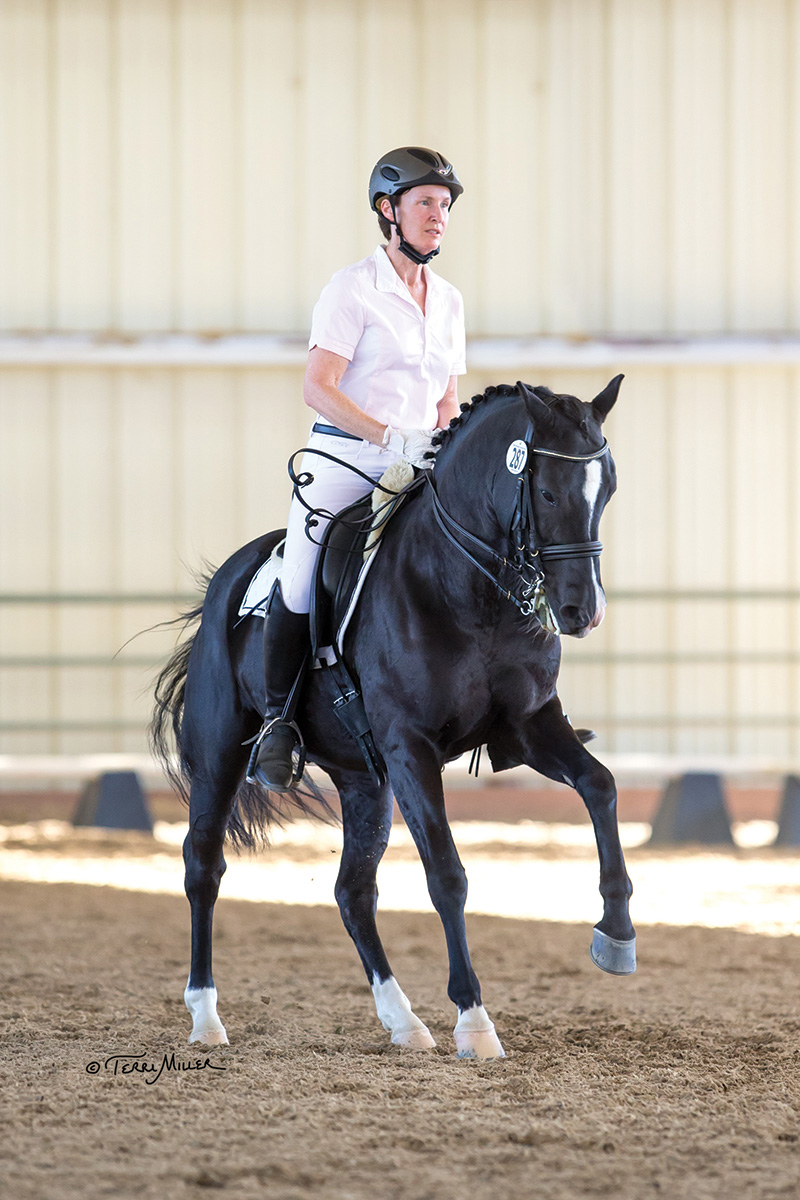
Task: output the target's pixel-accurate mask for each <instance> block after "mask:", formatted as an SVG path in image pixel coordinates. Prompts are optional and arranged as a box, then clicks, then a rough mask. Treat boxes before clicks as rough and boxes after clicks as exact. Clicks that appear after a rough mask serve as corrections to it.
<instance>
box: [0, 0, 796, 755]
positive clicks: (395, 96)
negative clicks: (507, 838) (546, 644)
mask: <svg viewBox="0 0 800 1200" xmlns="http://www.w3.org/2000/svg"><path fill="white" fill-rule="evenodd" d="M407 141H421V142H422V143H429V144H433V145H437V146H441V147H442V148H443V149H444V150H446V152H447V153H448V154H450V155H451V156H452V158H453V161H454V162H455V164H456V166H457V169H458V171H459V173H460V174H461V175H462V177H463V179H464V182H465V184H466V187H467V191H466V194H465V196H464V197H463V199H462V200H461V201H459V204H458V206H457V208H456V209H455V212H454V216H453V221H452V224H451V228H450V231H449V233H448V239H447V244H446V248H445V250H444V252H443V254H442V257H441V259H440V260H439V261H440V262H441V269H442V272H443V274H445V276H446V277H448V278H450V279H452V280H453V282H455V283H456V284H457V285H458V286H459V287H461V289H462V290H463V291H464V294H465V299H466V304H467V317H468V326H469V332H470V333H471V334H472V335H473V336H474V335H477V334H482V335H486V336H489V337H493V336H499V335H509V334H517V335H537V334H550V333H556V334H563V335H567V336H568V335H571V334H576V335H585V334H587V333H595V334H598V335H601V336H602V335H606V336H607V335H614V334H629V333H630V334H639V335H646V336H652V337H653V338H655V339H658V338H660V337H662V336H663V335H667V334H670V333H675V332H681V333H688V334H702V333H713V334H726V333H727V334H736V333H737V332H741V333H756V332H782V333H785V334H786V333H788V334H791V333H794V332H795V331H796V329H797V326H798V318H799V317H800V237H799V236H798V234H797V211H798V200H799V199H800V196H799V195H798V192H799V191H800V0H438V2H437V4H435V5H426V4H422V3H417V2H410V0H0V181H1V186H0V331H23V332H27V333H29V334H31V335H36V334H37V333H51V332H58V331H86V332H87V333H89V334H97V335H101V336H112V337H113V336H117V337H120V338H123V339H124V338H131V339H136V338H137V337H138V335H139V334H141V333H143V332H146V331H155V332H159V331H162V332H163V331H187V332H189V333H197V332H200V333H217V332H222V333H224V332H231V331H251V332H255V333H258V332H262V331H267V332H270V331H271V332H286V331H294V332H298V333H302V332H303V330H305V329H306V328H307V326H308V322H309V316H310V311H311V307H312V304H313V302H314V300H315V298H316V295H317V294H318V291H319V289H320V287H321V285H322V284H323V283H324V282H325V281H326V280H327V278H328V277H329V276H330V274H331V272H332V271H333V270H335V269H336V268H338V267H339V266H341V265H343V264H344V263H346V262H348V261H351V260H353V259H355V258H357V257H359V256H361V255H363V254H366V253H369V252H370V251H371V249H372V247H373V246H374V244H375V241H376V229H375V227H374V223H373V219H372V217H371V216H370V214H369V213H368V211H367V206H366V202H365V197H364V193H365V182H366V176H367V174H368V171H369V168H370V165H371V164H372V162H373V161H374V160H375V158H376V157H377V156H378V155H379V154H380V153H381V152H382V151H383V150H385V149H386V148H387V147H389V146H391V145H395V144H401V143H404V142H407ZM55 357H56V360H57V358H58V355H57V354H56V356H55ZM735 359H736V356H735V355H734V356H733V365H730V366H728V367H722V366H711V365H702V364H700V365H692V366H663V365H662V366H651V367H646V366H641V365H638V366H637V365H635V364H631V363H627V362H626V360H625V352H624V350H622V349H620V351H619V358H618V360H615V361H614V364H613V368H612V367H609V369H608V370H603V371H600V370H595V369H583V370H579V369H577V368H574V369H572V368H569V369H566V368H565V369H559V370H537V371H534V372H532V371H530V370H526V369H525V365H524V362H520V363H519V364H518V363H515V362H513V361H510V360H509V359H508V355H506V362H505V365H504V367H503V369H502V370H498V371H489V370H486V371H485V372H484V373H480V372H476V373H474V374H473V375H472V376H471V377H470V378H469V380H468V382H467V383H466V384H465V386H464V391H463V394H464V395H468V394H469V393H470V391H472V390H478V389H480V388H482V387H484V386H485V385H486V384H488V383H494V382H499V381H500V380H508V381H513V380H515V379H516V378H517V377H518V376H519V375H524V377H525V378H527V379H530V380H531V382H536V381H539V382H546V383H550V384H551V385H552V386H553V387H555V388H556V389H557V390H562V391H563V390H572V391H574V392H575V393H576V394H578V395H580V396H584V397H588V396H591V395H592V394H593V393H594V392H595V391H596V390H597V389H598V388H599V387H600V386H601V385H602V384H603V383H604V382H605V381H606V379H607V378H608V377H609V376H610V375H611V374H613V373H615V372H616V370H624V371H627V375H628V377H627V379H626V383H625V388H624V391H623V398H622V400H621V402H620V408H619V412H618V413H615V414H614V417H613V419H612V422H611V426H612V428H611V431H610V432H611V436H612V443H613V448H614V451H615V456H616V458H617V461H618V464H619V471H620V479H621V487H620V493H619V496H618V497H617V499H616V500H615V501H614V504H613V505H612V507H611V509H610V510H609V513H608V517H607V520H606V522H605V527H604V530H603V536H604V540H605V541H606V543H607V546H608V549H607V551H606V554H605V557H604V573H605V577H606V580H607V584H608V586H609V590H610V592H611V593H612V595H613V596H614V597H615V600H614V603H613V604H612V607H611V609H610V612H609V616H608V619H607V622H606V624H605V625H604V626H603V628H602V629H601V630H600V631H599V632H598V633H596V634H595V635H593V637H592V638H591V639H590V640H589V641H585V642H583V643H580V644H568V645H567V646H566V647H565V651H566V656H567V666H566V667H565V671H564V681H563V682H564V686H563V691H564V695H565V701H566V703H567V706H568V709H569V711H570V715H571V716H572V717H573V719H575V720H580V721H588V722H591V723H592V724H593V725H595V726H596V727H598V728H601V729H602V730H603V733H604V744H605V745H606V746H611V747H613V748H616V749H621V750H624V749H634V750H635V749H653V750H660V749H673V750H686V751H691V750H698V751H699V750H702V751H715V750H721V751H741V752H743V753H749V752H757V753H776V754H781V755H783V754H796V753H797V752H798V749H800V747H798V738H799V737H800V734H799V733H798V728H799V726H798V721H799V719H800V718H799V717H798V712H799V710H798V703H797V702H798V691H800V630H799V629H798V615H797V594H798V589H800V580H798V565H797V563H798V556H797V545H798V529H799V528H800V485H798V482H797V480H798V473H797V471H796V469H795V465H794V464H795V463H796V462H797V460H798V451H799V450H800V445H799V444H798V440H799V439H800V433H799V432H798V431H799V430H800V407H799V406H800V367H798V366H794V365H787V366H778V365H769V364H767V365H763V364H762V365H761V366H758V367H748V366H746V365H743V364H742V362H741V361H740V362H739V363H738V365H737V364H736V362H735ZM48 361H49V360H48ZM300 379H301V373H300V370H299V368H298V367H278V366H273V367H260V368H246V367H244V366H238V367H237V366H228V367H219V366H218V367H205V368H203V367H200V366H198V367H195V368H190V367H182V368H180V367H174V368H165V367H159V366H157V365H153V364H151V365H147V362H146V356H145V359H144V360H142V365H139V366H137V367H131V368H127V367H122V366H115V367H109V368H102V367H97V366H94V367H87V368H85V369H84V368H76V367H69V366H66V365H58V362H57V361H56V362H55V365H53V362H50V361H49V365H44V363H43V364H42V365H38V366H37V365H35V354H34V365H28V366H21V365H19V362H18V363H17V364H16V365H13V364H12V365H6V366H5V367H0V430H1V431H2V436H0V666H2V671H0V751H17V752H22V751H29V750H30V751H33V750H54V751H58V750H63V751H84V750H86V751H89V750H103V749H123V748H140V747H141V746H142V745H143V732H142V723H143V720H142V719H143V715H144V714H145V713H146V711H147V708H148V704H149V700H148V696H147V687H146V680H147V670H148V664H152V663H154V662H155V660H157V659H158V658H159V656H160V655H162V654H163V653H164V652H165V650H166V648H167V647H168V645H169V644H170V638H169V636H167V635H164V634H161V635H157V634H150V635H147V637H145V638H142V639H138V640H137V641H135V642H133V643H132V644H131V645H130V646H128V647H127V648H126V649H125V650H124V651H123V652H122V658H123V659H124V662H125V664H126V665H124V666H119V665H117V666H110V665H109V657H110V655H111V654H113V653H114V652H115V651H116V650H117V649H118V648H119V647H120V645H121V644H122V643H123V642H124V641H125V639H126V638H127V637H128V636H130V635H131V634H133V633H134V632H136V631H137V630H139V629H141V628H143V627H144V626H146V625H148V624H150V623H152V622H155V621H157V620H160V619H162V618H164V617H166V616H170V615H171V614H172V613H173V612H174V611H175V608H174V604H173V603H172V602H171V600H170V597H171V596H174V595H177V594H183V593H185V592H186V591H187V590H190V588H191V577H190V573H191V569H193V568H195V567H196V566H197V565H198V564H200V563H201V562H202V560H203V559H204V558H207V559H209V560H211V561H213V562H219V561H220V560H221V559H223V558H224V557H225V556H226V555H227V554H228V553H229V552H231V551H232V550H233V549H234V548H235V547H236V546H238V545H239V544H241V543H242V542H243V541H245V540H246V539H247V538H249V537H251V536H253V535H254V534H256V533H258V532H260V531H261V530H263V529H264V528H267V527H270V526H277V525H280V524H282V523H283V520H284V512H285V507H286V502H287V500H288V487H287V483H286V480H285V475H284V464H285V460H286V458H287V457H288V454H289V452H290V450H291V449H292V448H294V447H295V446H297V445H299V444H301V443H302V440H303V437H304V433H305V430H306V428H307V414H306V412H305V410H304V409H303V406H302V403H301V402H300V400H299V394H300ZM755 593H758V598H750V599H748V596H752V595H754V594H755ZM81 597H83V599H81ZM148 597H150V598H151V599H150V600H148V599H147V598H148ZM14 598H16V599H14ZM54 725H55V726H57V728H54Z"/></svg>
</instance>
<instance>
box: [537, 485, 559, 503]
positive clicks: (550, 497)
mask: <svg viewBox="0 0 800 1200" xmlns="http://www.w3.org/2000/svg"><path fill="white" fill-rule="evenodd" d="M539 491H540V492H541V494H542V496H543V497H544V499H545V500H546V501H547V503H548V504H553V505H555V502H556V498H555V496H554V495H553V493H552V492H548V490H547V488H539Z"/></svg>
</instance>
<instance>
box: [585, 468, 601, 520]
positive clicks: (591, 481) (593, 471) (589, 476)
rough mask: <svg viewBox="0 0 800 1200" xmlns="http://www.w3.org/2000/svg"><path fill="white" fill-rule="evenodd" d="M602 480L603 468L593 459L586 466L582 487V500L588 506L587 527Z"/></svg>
mask: <svg viewBox="0 0 800 1200" xmlns="http://www.w3.org/2000/svg"><path fill="white" fill-rule="evenodd" d="M602 478H603V468H602V467H601V466H600V460H599V459H597V458H593V459H592V461H591V462H588V463H587V464H586V480H585V482H584V485H583V495H584V499H585V500H586V503H587V504H588V506H589V525H591V523H592V517H593V516H594V506H595V505H596V504H597V496H598V493H599V491H600V480H601V479H602Z"/></svg>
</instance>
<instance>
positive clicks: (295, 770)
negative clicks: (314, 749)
mask: <svg viewBox="0 0 800 1200" xmlns="http://www.w3.org/2000/svg"><path fill="white" fill-rule="evenodd" d="M273 725H286V726H288V728H289V729H291V731H292V733H293V734H294V736H295V739H296V742H295V746H294V747H293V749H292V758H294V754H295V751H297V763H294V762H293V764H292V781H291V783H290V784H289V787H290V788H293V787H295V786H296V785H297V784H298V783H299V782H300V780H301V779H302V778H303V771H304V770H305V769H306V743H305V740H304V739H303V735H302V733H301V732H300V727H299V726H298V724H297V722H296V721H287V720H285V718H284V717H283V716H280V717H265V719H264V724H263V725H262V726H261V728H260V730H259V731H258V733H257V734H256V736H255V739H254V740H253V748H252V750H251V751H250V760H249V762H248V764H247V774H246V775H245V780H246V782H247V783H260V782H261V781H260V780H259V779H257V778H256V773H255V772H256V765H257V760H258V754H259V751H260V749H261V744H262V742H264V741H265V739H266V738H268V737H269V735H270V733H271V731H272V727H273ZM246 744H247V743H245V745H246ZM262 786H263V784H262Z"/></svg>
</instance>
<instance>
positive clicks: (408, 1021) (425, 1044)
mask: <svg viewBox="0 0 800 1200" xmlns="http://www.w3.org/2000/svg"><path fill="white" fill-rule="evenodd" d="M372 994H373V996H374V997H375V1008H376V1009H377V1012H378V1020H379V1021H380V1023H381V1025H382V1026H383V1028H384V1029H385V1030H386V1032H387V1033H390V1034H391V1035H392V1042H393V1044H394V1045H395V1046H407V1047H408V1048H409V1049H410V1050H432V1049H433V1047H434V1046H435V1045H436V1042H435V1041H434V1040H433V1038H432V1037H431V1034H430V1030H429V1029H428V1027H427V1026H426V1025H423V1024H422V1021H420V1019H419V1017H417V1016H415V1015H414V1013H413V1012H412V1011H411V1004H410V1003H409V1000H408V997H407V996H406V994H405V992H404V991H403V989H402V988H401V987H400V984H399V983H398V982H397V980H396V979H395V977H394V975H390V976H389V978H388V979H385V980H384V981H383V983H381V981H380V979H379V978H378V975H377V973H376V974H375V975H373V977H372Z"/></svg>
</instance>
